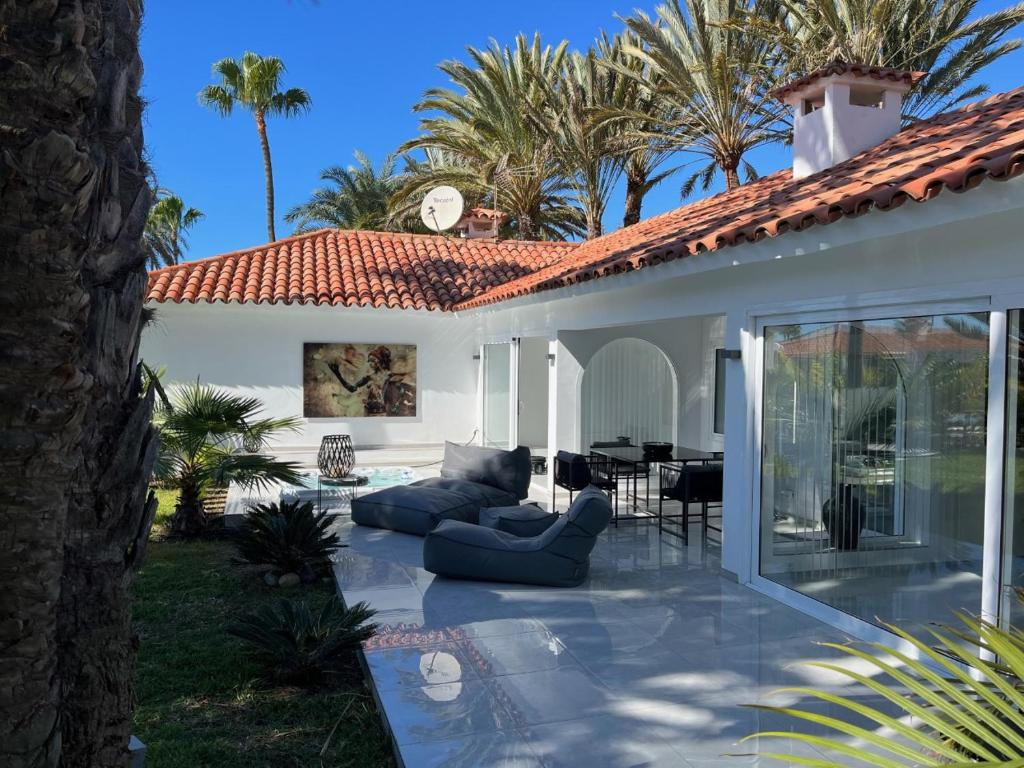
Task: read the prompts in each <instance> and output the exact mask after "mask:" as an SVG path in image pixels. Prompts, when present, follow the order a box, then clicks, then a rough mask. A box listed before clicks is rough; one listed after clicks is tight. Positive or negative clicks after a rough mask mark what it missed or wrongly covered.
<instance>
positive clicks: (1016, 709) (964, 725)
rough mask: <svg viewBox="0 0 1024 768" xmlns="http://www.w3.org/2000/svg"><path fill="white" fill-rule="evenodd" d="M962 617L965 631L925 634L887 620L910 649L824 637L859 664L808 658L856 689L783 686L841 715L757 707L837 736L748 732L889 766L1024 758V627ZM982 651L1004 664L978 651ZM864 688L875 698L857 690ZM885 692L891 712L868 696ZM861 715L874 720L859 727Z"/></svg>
mask: <svg viewBox="0 0 1024 768" xmlns="http://www.w3.org/2000/svg"><path fill="white" fill-rule="evenodd" d="M958 618H959V620H960V622H961V626H962V628H949V627H947V628H941V629H937V628H929V629H927V630H926V632H925V635H924V636H923V637H919V636H917V635H915V634H913V633H911V632H909V631H907V630H905V629H903V628H900V627H897V626H895V625H891V624H883V626H884V628H885V629H888V630H889V631H890V632H892V633H893V634H894V635H895V636H896V637H897V638H898V639H899V640H901V641H903V642H904V643H905V645H906V646H907V647H909V648H911V649H913V655H912V654H911V653H909V652H906V651H904V650H902V649H901V648H898V647H895V646H892V647H891V646H889V645H887V644H882V643H867V644H865V645H864V646H863V647H858V646H856V645H847V644H837V643H824V644H823V646H824V647H826V648H830V649H832V650H834V651H836V652H838V653H839V655H840V657H842V656H846V657H847V658H849V659H850V660H852V661H853V662H855V663H853V664H849V665H846V664H841V663H839V662H838V661H836V662H832V661H810V662H805V665H807V666H810V667H813V668H816V669H821V670H825V671H827V672H830V673H832V674H835V675H838V676H841V677H844V678H846V679H847V680H848V681H849V682H850V683H851V685H852V688H853V689H854V692H852V693H850V694H845V695H840V694H838V693H834V692H832V691H829V690H821V689H815V688H805V687H799V688H788V689H785V690H784V692H785V693H788V694H790V695H795V696H799V697H804V698H807V699H811V700H817V701H821V702H825V703H826V704H828V705H830V706H831V707H832V708H833V710H834V711H837V712H838V713H840V714H837V716H834V717H833V716H826V715H823V714H821V713H820V712H816V711H811V710H807V709H801V708H796V707H768V706H758V707H757V708H758V709H763V710H766V711H769V712H774V713H776V714H782V715H786V716H789V717H792V718H794V719H795V720H797V721H799V722H802V723H805V724H807V725H811V726H814V727H815V728H816V729H819V730H820V729H824V731H825V733H829V732H831V733H832V734H834V735H821V734H820V733H819V732H818V731H816V732H815V733H805V732H794V733H790V732H780V731H772V732H761V733H758V734H753V735H752V736H749V737H747V738H748V739H749V738H779V739H790V740H794V741H798V742H801V743H804V744H808V745H811V746H814V747H819V748H822V749H825V750H831V751H834V752H836V753H839V754H843V755H845V756H847V757H849V758H852V759H855V760H859V761H863V762H865V763H868V764H870V765H878V766H886V767H887V768H888V767H891V768H902V767H903V766H912V765H922V766H939V765H943V766H946V765H951V764H962V765H978V764H984V765H1024V633H1021V632H1020V631H1018V630H1016V629H1012V628H1011V629H1003V628H1000V627H999V626H997V625H995V624H992V623H991V622H988V621H986V620H983V619H978V618H975V617H973V616H969V615H966V614H959V615H958ZM979 648H981V649H983V650H984V651H986V652H987V653H990V654H992V658H993V659H998V661H994V660H991V659H988V658H986V657H985V656H983V655H981V654H980V653H979ZM847 687H849V686H847ZM860 692H864V693H866V694H870V696H867V697H861V696H859V695H858V694H859V693H860ZM879 699H881V700H882V701H883V702H885V707H886V709H887V710H888V711H885V710H883V709H882V708H880V706H877V705H872V704H867V703H865V701H877V700H879ZM859 721H867V722H869V723H871V724H873V727H862V726H858V725H855V724H854V722H859ZM843 737H852V738H853V739H855V740H856V743H850V742H849V741H848V740H847V739H846V738H843ZM765 756H773V755H765Z"/></svg>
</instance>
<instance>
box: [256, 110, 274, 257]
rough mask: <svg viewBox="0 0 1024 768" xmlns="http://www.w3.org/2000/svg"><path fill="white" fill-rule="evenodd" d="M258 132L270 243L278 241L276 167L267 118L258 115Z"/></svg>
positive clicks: (260, 114) (258, 113)
mask: <svg viewBox="0 0 1024 768" xmlns="http://www.w3.org/2000/svg"><path fill="white" fill-rule="evenodd" d="M256 131H257V132H258V133H259V135H260V149H261V150H262V151H263V173H264V174H266V177H267V237H269V238H270V242H274V241H275V240H277V235H276V234H274V166H273V164H272V163H271V162H270V140H269V139H268V138H267V118H266V117H265V116H264V115H263V114H262V113H260V112H257V113H256Z"/></svg>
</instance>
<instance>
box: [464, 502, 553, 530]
mask: <svg viewBox="0 0 1024 768" xmlns="http://www.w3.org/2000/svg"><path fill="white" fill-rule="evenodd" d="M557 519H558V515H557V514H556V513H551V512H545V511H544V510H543V509H541V508H540V507H538V506H537V505H536V504H522V505H519V504H517V505H515V506H511V507H484V508H483V509H481V510H480V525H482V526H484V527H485V528H493V529H494V530H496V531H504V532H505V533H511V534H512V535H513V536H538V535H539V534H541V533H543V532H544V531H546V530H547V529H548V528H550V527H551V526H552V525H553V524H554V522H555V521H556V520H557Z"/></svg>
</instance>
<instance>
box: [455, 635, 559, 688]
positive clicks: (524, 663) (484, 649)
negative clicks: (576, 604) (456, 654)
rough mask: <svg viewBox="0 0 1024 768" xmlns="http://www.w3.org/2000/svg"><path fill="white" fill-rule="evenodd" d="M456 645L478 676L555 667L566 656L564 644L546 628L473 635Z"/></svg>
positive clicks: (536, 670)
mask: <svg viewBox="0 0 1024 768" xmlns="http://www.w3.org/2000/svg"><path fill="white" fill-rule="evenodd" d="M459 647H460V648H461V649H462V652H463V653H464V655H465V656H466V658H467V659H469V660H470V663H472V664H473V667H474V670H475V671H476V673H477V674H479V675H480V677H494V676H498V675H516V674H520V673H523V672H538V671H540V670H544V669H554V668H556V667H559V666H561V665H562V664H563V663H564V662H565V659H566V658H568V654H567V653H566V650H565V646H564V645H562V643H561V642H560V641H559V640H558V638H557V637H556V636H555V635H554V634H552V633H551V632H547V631H544V632H527V633H523V634H518V635H511V636H506V637H497V636H492V637H476V638H473V639H469V640H463V641H461V642H460V643H459Z"/></svg>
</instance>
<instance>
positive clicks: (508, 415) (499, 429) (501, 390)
mask: <svg viewBox="0 0 1024 768" xmlns="http://www.w3.org/2000/svg"><path fill="white" fill-rule="evenodd" d="M516 348H517V345H516V344H515V342H511V343H505V344H485V345H484V349H483V444H484V445H487V446H490V447H492V448H505V449H507V448H513V447H515V446H514V441H515V434H514V432H515V423H516V418H515V413H514V411H513V406H514V405H515V403H516V394H515V384H516V373H515V367H516V366H515V363H516V360H515V357H516Z"/></svg>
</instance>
